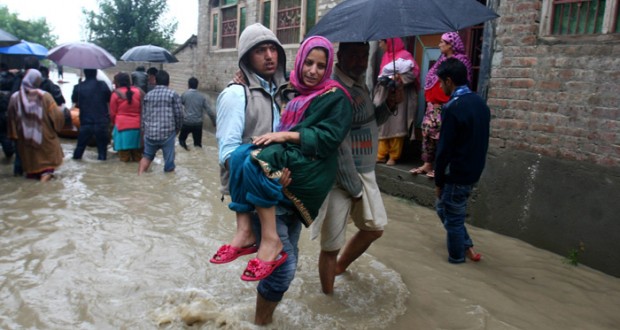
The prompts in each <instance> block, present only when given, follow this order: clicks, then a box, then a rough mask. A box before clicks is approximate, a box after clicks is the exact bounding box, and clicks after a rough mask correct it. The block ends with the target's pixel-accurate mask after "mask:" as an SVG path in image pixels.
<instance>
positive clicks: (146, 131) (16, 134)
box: [0, 56, 215, 181]
mask: <svg viewBox="0 0 620 330" xmlns="http://www.w3.org/2000/svg"><path fill="white" fill-rule="evenodd" d="M60 67H61V66H59V68H60ZM140 73H142V74H143V76H140ZM59 74H60V73H59ZM82 74H83V79H82V78H80V81H79V82H78V83H77V84H76V85H75V86H74V88H73V92H72V94H71V102H72V109H71V110H69V109H68V108H67V104H66V101H65V98H64V96H63V94H62V91H61V89H60V87H59V86H58V85H56V84H55V83H54V82H53V81H52V80H50V79H49V68H47V67H46V66H43V65H40V63H39V60H38V59H37V58H36V57H33V56H27V57H25V58H24V67H23V70H21V71H19V72H17V74H16V73H14V72H12V71H10V70H9V68H8V66H7V65H6V64H4V63H2V64H0V97H1V98H0V110H1V111H0V120H1V122H0V128H1V130H0V142H1V143H2V149H3V151H4V154H5V157H6V158H7V159H11V158H12V157H13V155H15V158H14V161H13V162H14V170H13V173H14V174H15V175H16V176H22V175H24V174H25V176H26V177H27V178H36V179H40V180H41V181H47V180H49V179H50V178H52V177H53V174H54V170H55V169H56V168H57V167H58V166H60V165H61V164H62V161H63V157H64V154H63V151H62V149H61V148H60V142H59V139H58V134H59V133H61V132H66V130H67V128H73V129H76V126H77V127H78V128H79V130H77V131H78V133H77V136H76V137H77V142H76V147H75V149H74V151H73V156H72V158H73V159H75V160H80V159H82V157H83V154H84V152H85V150H86V148H87V146H89V145H93V144H94V145H96V147H97V159H98V160H101V161H105V160H107V154H108V145H109V144H110V142H112V143H111V145H112V148H113V150H114V151H116V152H118V155H119V159H120V160H121V161H123V162H139V164H138V174H142V173H143V172H144V171H146V170H148V168H149V165H150V163H151V161H152V160H153V158H154V157H155V154H156V152H157V151H158V150H159V149H162V152H163V156H164V159H165V162H166V165H165V167H164V171H165V172H171V171H173V170H174V167H175V165H174V144H175V141H176V137H177V135H178V134H179V132H181V134H180V135H179V143H180V144H181V145H182V146H185V147H186V145H185V140H186V139H187V135H188V133H192V137H193V139H194V146H196V147H201V146H202V125H203V118H204V116H205V115H208V116H209V118H211V120H212V122H213V124H214V125H215V113H214V112H212V110H211V107H210V102H209V100H208V98H207V97H206V96H205V95H204V94H202V93H200V92H198V91H197V87H198V80H197V79H196V78H194V77H191V78H190V79H189V80H188V90H187V91H186V92H185V93H183V95H181V96H180V95H178V94H177V93H176V92H175V91H173V90H172V89H170V88H168V85H169V81H170V77H169V75H168V73H167V72H166V71H164V70H157V69H156V68H150V69H149V70H148V73H147V72H144V68H143V67H138V68H136V71H135V72H133V73H131V74H129V73H126V72H118V73H117V74H116V75H115V76H114V79H113V83H112V82H111V81H109V79H108V78H107V76H105V74H103V73H102V72H101V71H100V70H96V69H83V71H82ZM26 77H28V78H29V79H25V78H26ZM50 98H51V100H52V101H53V102H52V103H50V102H48V101H49V99H50ZM73 110H77V113H79V115H73V114H72V112H73ZM57 114H60V115H62V119H63V120H62V122H58V123H57V122H56V119H55V118H56V116H57ZM47 117H50V118H52V119H50V118H47ZM59 118H60V117H59ZM184 119H185V120H184ZM198 128H200V129H198ZM33 137H36V138H35V139H33ZM186 149H187V147H186Z"/></svg>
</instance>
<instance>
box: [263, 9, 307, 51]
mask: <svg viewBox="0 0 620 330" xmlns="http://www.w3.org/2000/svg"><path fill="white" fill-rule="evenodd" d="M279 1H280V0H261V1H260V16H259V20H258V21H259V22H261V24H264V22H265V12H264V8H265V3H266V2H270V3H271V5H270V12H269V17H270V20H269V26H267V27H268V28H269V29H270V30H271V31H274V33H275V34H276V35H278V5H279ZM299 1H300V9H301V11H300V14H299V15H300V17H301V19H300V22H299V35H298V36H297V37H298V41H296V42H293V43H283V45H296V46H298V45H299V43H300V42H301V40H303V38H304V37H305V35H306V33H307V32H308V31H307V26H308V22H307V19H308V0H299ZM314 5H315V8H314V11H315V15H314V16H315V19H316V16H317V14H318V5H319V4H318V1H315V2H314ZM314 24H316V22H314Z"/></svg>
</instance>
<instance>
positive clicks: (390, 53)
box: [379, 38, 420, 77]
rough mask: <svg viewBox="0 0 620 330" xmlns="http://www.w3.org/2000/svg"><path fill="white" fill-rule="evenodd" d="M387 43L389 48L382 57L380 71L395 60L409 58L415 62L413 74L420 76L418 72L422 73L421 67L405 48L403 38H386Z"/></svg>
mask: <svg viewBox="0 0 620 330" xmlns="http://www.w3.org/2000/svg"><path fill="white" fill-rule="evenodd" d="M385 45H386V46H387V50H386V51H385V53H384V54H383V57H382V58H381V70H380V71H379V72H383V68H384V67H385V66H386V65H388V64H392V63H393V61H394V60H397V59H399V58H402V59H403V60H409V61H411V62H413V68H412V70H413V75H414V76H416V77H417V76H418V74H419V73H420V68H418V66H417V65H416V63H415V60H414V59H413V56H412V55H411V53H409V52H408V51H406V50H405V44H404V43H403V41H402V39H400V38H390V39H386V41H385ZM392 45H393V46H392ZM394 71H396V70H394Z"/></svg>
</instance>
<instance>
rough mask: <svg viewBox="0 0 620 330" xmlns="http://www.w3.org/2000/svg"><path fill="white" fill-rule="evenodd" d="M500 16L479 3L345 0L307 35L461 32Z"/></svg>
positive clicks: (364, 37)
mask: <svg viewBox="0 0 620 330" xmlns="http://www.w3.org/2000/svg"><path fill="white" fill-rule="evenodd" d="M497 17H498V15H497V14H496V13H495V12H493V11H492V10H491V9H489V8H487V7H486V6H484V5H482V4H480V3H479V2H478V1H476V0H345V1H343V2H341V3H339V4H338V5H336V6H335V7H334V8H332V9H331V10H330V11H329V12H327V14H325V16H323V17H322V18H321V19H320V20H319V21H318V22H317V24H316V25H315V26H314V27H313V28H312V29H311V30H310V31H309V32H308V36H313V35H320V36H323V37H326V38H327V39H329V40H331V41H333V42H336V41H340V42H362V41H370V40H381V39H387V38H394V37H405V36H414V35H427V34H436V33H443V32H449V31H458V30H460V29H462V28H465V27H469V26H472V25H475V24H478V23H482V22H485V21H488V20H491V19H494V18H497Z"/></svg>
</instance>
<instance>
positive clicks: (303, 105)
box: [278, 36, 351, 132]
mask: <svg viewBox="0 0 620 330" xmlns="http://www.w3.org/2000/svg"><path fill="white" fill-rule="evenodd" d="M317 47H321V48H324V49H326V50H327V63H326V64H327V66H326V67H325V73H324V74H323V78H322V79H321V81H319V83H318V84H316V85H315V86H312V87H309V86H306V85H305V84H304V83H303V76H302V75H303V73H302V70H303V67H304V62H305V61H306V57H308V54H310V52H311V51H312V50H313V49H314V48H317ZM333 65H334V47H333V46H332V43H331V42H330V41H329V40H327V39H326V38H324V37H321V36H312V37H310V38H308V39H306V40H304V42H303V43H302V44H301V47H299V50H298V51H297V56H296V57H295V69H294V70H293V71H291V77H290V83H291V85H293V87H294V88H295V90H297V92H299V95H298V96H297V97H295V98H294V99H292V100H291V101H290V102H289V103H288V104H287V105H286V109H285V110H284V112H283V113H282V117H281V119H280V125H279V127H278V131H279V132H284V131H288V130H290V129H291V128H292V127H294V126H295V125H297V124H298V123H299V122H300V121H301V120H302V119H303V118H304V112H305V111H306V109H308V107H309V106H310V103H312V100H313V99H314V98H315V97H317V96H318V95H321V94H323V93H324V92H326V91H328V90H330V89H332V88H334V87H337V88H340V89H342V90H343V91H344V93H345V94H346V95H347V97H349V98H351V96H350V95H349V92H347V90H346V89H345V88H344V87H342V85H340V84H339V83H338V82H337V81H335V80H333V79H331V75H332V70H333Z"/></svg>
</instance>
